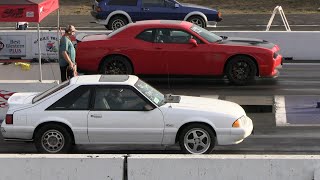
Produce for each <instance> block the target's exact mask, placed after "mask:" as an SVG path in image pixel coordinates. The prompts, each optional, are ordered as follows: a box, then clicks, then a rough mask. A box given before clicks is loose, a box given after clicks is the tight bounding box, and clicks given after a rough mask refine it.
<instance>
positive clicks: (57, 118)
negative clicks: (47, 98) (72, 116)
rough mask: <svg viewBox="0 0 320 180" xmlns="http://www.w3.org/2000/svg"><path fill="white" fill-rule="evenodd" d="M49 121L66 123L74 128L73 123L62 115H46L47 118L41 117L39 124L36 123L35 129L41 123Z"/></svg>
mask: <svg viewBox="0 0 320 180" xmlns="http://www.w3.org/2000/svg"><path fill="white" fill-rule="evenodd" d="M48 122H53V123H55V122H56V123H62V124H65V125H67V126H69V128H70V129H72V128H71V127H72V125H71V123H70V122H69V121H68V120H66V119H63V118H60V117H55V116H49V117H46V118H44V119H40V120H39V121H38V122H37V124H36V125H35V129H36V128H37V127H38V126H39V125H41V124H43V123H48Z"/></svg>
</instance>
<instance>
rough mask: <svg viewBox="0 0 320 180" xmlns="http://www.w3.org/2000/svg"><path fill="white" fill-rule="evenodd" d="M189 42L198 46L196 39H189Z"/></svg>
mask: <svg viewBox="0 0 320 180" xmlns="http://www.w3.org/2000/svg"><path fill="white" fill-rule="evenodd" d="M189 43H190V44H193V45H194V46H195V47H197V46H198V43H197V41H196V40H195V39H189Z"/></svg>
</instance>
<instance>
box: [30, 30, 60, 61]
mask: <svg viewBox="0 0 320 180" xmlns="http://www.w3.org/2000/svg"><path fill="white" fill-rule="evenodd" d="M38 41H39V39H38V37H37V36H36V34H34V35H33V38H32V49H33V51H34V56H37V55H39V49H38ZM58 46H59V43H58V38H57V34H53V33H41V36H40V48H41V55H42V56H43V57H49V58H57V57H58V48H59V47H58Z"/></svg>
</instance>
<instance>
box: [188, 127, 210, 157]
mask: <svg viewBox="0 0 320 180" xmlns="http://www.w3.org/2000/svg"><path fill="white" fill-rule="evenodd" d="M210 143H211V139H210V135H209V134H208V133H207V132H206V131H205V130H204V129H201V128H195V129H190V130H189V131H188V132H187V133H186V134H185V136H184V147H185V148H186V149H187V150H188V151H189V152H190V153H192V154H203V153H205V152H206V151H207V150H208V149H209V147H210Z"/></svg>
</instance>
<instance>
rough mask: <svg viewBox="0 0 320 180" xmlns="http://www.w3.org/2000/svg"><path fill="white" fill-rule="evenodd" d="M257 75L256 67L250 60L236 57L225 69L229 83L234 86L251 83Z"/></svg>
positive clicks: (244, 57)
mask: <svg viewBox="0 0 320 180" xmlns="http://www.w3.org/2000/svg"><path fill="white" fill-rule="evenodd" d="M256 74H257V67H256V65H255V63H254V62H253V61H252V59H251V58H249V57H247V56H236V57H234V58H232V59H231V60H230V61H229V63H228V64H227V67H226V75H227V77H228V79H229V81H230V82H231V83H233V84H235V85H246V84H248V83H251V82H252V81H253V80H254V78H255V76H256Z"/></svg>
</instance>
